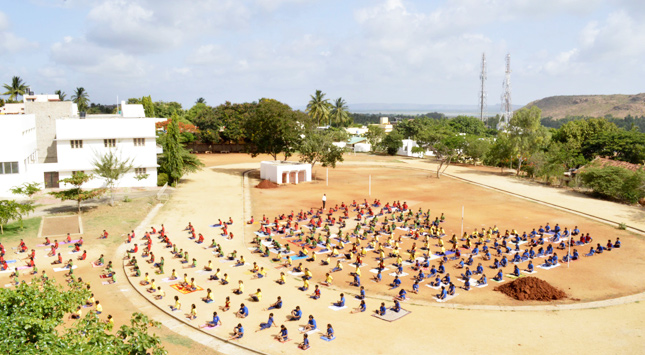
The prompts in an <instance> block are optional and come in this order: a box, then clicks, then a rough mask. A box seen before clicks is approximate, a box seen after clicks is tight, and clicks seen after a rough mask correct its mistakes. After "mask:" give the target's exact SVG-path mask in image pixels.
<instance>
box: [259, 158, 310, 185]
mask: <svg viewBox="0 0 645 355" xmlns="http://www.w3.org/2000/svg"><path fill="white" fill-rule="evenodd" d="M260 178H261V179H263V180H269V181H272V182H275V183H276V184H289V183H292V184H298V183H300V182H306V181H311V164H306V163H298V162H290V161H280V160H273V161H263V162H262V163H260Z"/></svg>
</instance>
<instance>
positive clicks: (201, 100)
mask: <svg viewBox="0 0 645 355" xmlns="http://www.w3.org/2000/svg"><path fill="white" fill-rule="evenodd" d="M195 103H196V104H205V103H206V99H205V98H203V97H200V98H199V99H197V101H195Z"/></svg>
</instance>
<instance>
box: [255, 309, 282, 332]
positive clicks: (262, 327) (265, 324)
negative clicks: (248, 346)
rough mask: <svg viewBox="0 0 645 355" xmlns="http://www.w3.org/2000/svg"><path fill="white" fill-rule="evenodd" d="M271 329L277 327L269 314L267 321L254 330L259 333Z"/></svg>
mask: <svg viewBox="0 0 645 355" xmlns="http://www.w3.org/2000/svg"><path fill="white" fill-rule="evenodd" d="M271 327H277V325H276V324H275V322H274V321H273V313H269V320H267V322H266V323H260V329H258V330H256V332H259V331H260V330H264V329H268V328H271Z"/></svg>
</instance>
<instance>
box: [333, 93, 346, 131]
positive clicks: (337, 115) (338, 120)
mask: <svg viewBox="0 0 645 355" xmlns="http://www.w3.org/2000/svg"><path fill="white" fill-rule="evenodd" d="M329 120H330V121H331V122H332V123H334V124H335V125H336V126H339V127H342V126H346V125H347V124H348V123H349V121H350V120H351V118H350V117H349V112H347V103H346V102H345V100H343V98H342V97H339V98H337V99H336V101H335V102H334V106H333V107H332V109H331V112H330V115H329Z"/></svg>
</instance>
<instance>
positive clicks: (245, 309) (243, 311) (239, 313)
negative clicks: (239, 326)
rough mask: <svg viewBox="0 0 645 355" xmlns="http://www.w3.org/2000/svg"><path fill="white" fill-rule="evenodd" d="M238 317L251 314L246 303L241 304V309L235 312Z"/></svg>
mask: <svg viewBox="0 0 645 355" xmlns="http://www.w3.org/2000/svg"><path fill="white" fill-rule="evenodd" d="M235 315H236V316H237V317H238V318H246V317H247V316H248V315H249V308H248V307H246V306H245V305H244V303H242V304H240V310H239V311H237V313H236V314H235Z"/></svg>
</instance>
